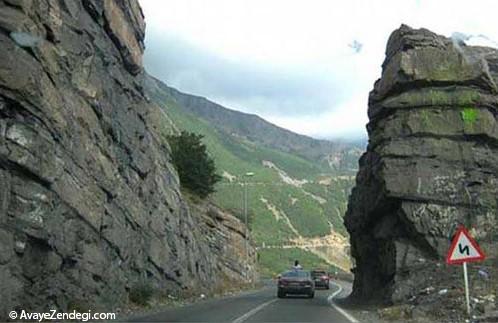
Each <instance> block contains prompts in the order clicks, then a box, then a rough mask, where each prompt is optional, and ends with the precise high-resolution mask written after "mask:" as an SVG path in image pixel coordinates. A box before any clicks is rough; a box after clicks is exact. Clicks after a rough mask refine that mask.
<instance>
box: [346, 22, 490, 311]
mask: <svg viewBox="0 0 498 323" xmlns="http://www.w3.org/2000/svg"><path fill="white" fill-rule="evenodd" d="M382 67H383V71H382V77H381V79H379V80H378V81H377V82H376V83H375V86H374V89H373V91H372V92H371V93H370V97H369V108H368V115H369V118H370V122H369V124H368V126H367V128H368V133H369V144H368V148H367V152H366V153H365V154H364V155H363V156H362V157H361V159H360V170H359V172H358V176H357V180H356V187H355V188H354V189H353V192H352V195H351V196H350V200H349V206H348V211H347V215H346V218H345V224H346V226H347V229H348V231H349V233H350V235H351V246H352V255H353V257H354V258H355V261H356V268H355V282H354V290H353V294H352V297H353V298H356V299H357V300H362V301H367V300H371V301H382V302H391V301H396V300H399V299H402V298H403V297H405V296H408V295H409V293H410V290H407V289H405V288H404V287H403V283H404V282H405V281H408V280H409V279H410V277H411V276H412V275H413V274H414V272H413V271H412V268H413V266H415V264H416V263H417V262H418V263H419V265H420V261H424V259H433V260H439V261H440V260H442V259H443V257H444V256H445V255H446V252H447V249H448V247H449V243H450V239H451V236H452V234H453V233H454V231H455V227H456V226H457V225H458V224H464V225H466V226H467V227H469V228H472V229H471V231H472V234H473V235H474V237H475V238H477V240H478V241H479V243H480V244H481V246H482V247H483V249H484V251H485V252H486V253H487V255H488V258H489V260H488V261H490V262H494V263H495V264H496V260H493V259H496V256H497V250H498V248H497V246H498V206H497V204H498V121H497V118H498V94H497V86H496V84H497V82H498V51H497V50H495V49H491V48H484V47H472V46H466V45H465V44H464V43H461V42H458V41H454V40H452V39H448V38H445V37H443V36H439V35H436V34H434V33H432V32H430V31H428V30H426V29H420V30H414V29H411V28H410V27H407V26H404V25H403V26H401V28H399V29H398V30H396V31H394V32H393V34H392V35H391V37H390V38H389V42H388V44H387V50H386V59H385V61H384V64H383V65H382ZM415 285H416V284H415ZM419 287H420V286H419Z"/></svg>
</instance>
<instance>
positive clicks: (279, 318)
mask: <svg viewBox="0 0 498 323" xmlns="http://www.w3.org/2000/svg"><path fill="white" fill-rule="evenodd" d="M341 294H344V291H342V292H339V287H338V286H337V285H332V284H331V286H330V289H329V290H318V289H317V290H316V292H315V298H313V299H309V298H304V297H297V296H296V297H288V298H283V299H279V298H277V296H276V287H275V286H271V287H266V288H264V289H262V290H260V291H257V292H251V293H243V294H241V295H237V296H233V297H226V298H222V299H215V300H208V301H203V302H199V303H195V304H191V305H187V306H184V307H178V308H171V309H168V310H165V311H163V312H160V313H157V314H153V315H149V316H144V317H140V318H135V319H133V320H132V321H133V322H232V323H242V322H332V323H352V322H355V323H356V322H357V321H355V320H354V318H351V317H350V318H347V317H346V316H347V315H348V314H347V313H344V311H343V310H341V309H340V308H338V307H337V305H335V304H334V303H333V302H332V300H331V298H332V296H335V295H337V296H341ZM341 311H342V312H343V313H341Z"/></svg>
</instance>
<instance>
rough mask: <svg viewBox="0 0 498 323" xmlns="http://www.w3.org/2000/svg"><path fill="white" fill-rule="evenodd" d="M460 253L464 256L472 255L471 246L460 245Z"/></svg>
mask: <svg viewBox="0 0 498 323" xmlns="http://www.w3.org/2000/svg"><path fill="white" fill-rule="evenodd" d="M458 251H460V253H461V254H463V253H464V252H465V253H467V256H469V255H470V249H469V246H465V247H464V246H462V245H461V244H460V243H459V244H458Z"/></svg>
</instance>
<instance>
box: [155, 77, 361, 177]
mask: <svg viewBox="0 0 498 323" xmlns="http://www.w3.org/2000/svg"><path fill="white" fill-rule="evenodd" d="M148 83H149V86H155V87H158V88H160V89H161V90H162V91H164V92H166V93H168V94H169V95H170V96H171V98H173V99H174V100H176V102H177V103H178V104H179V105H180V106H181V107H182V108H183V109H184V110H185V111H186V112H188V113H191V114H193V115H195V116H197V117H199V118H201V119H203V120H205V121H207V122H208V123H210V124H211V125H213V126H214V127H216V128H217V129H218V130H220V131H222V132H225V133H229V134H231V135H233V136H239V137H242V138H245V139H247V140H248V141H251V142H254V143H257V144H261V145H263V146H265V147H268V148H273V149H277V150H280V151H283V152H286V153H290V154H294V155H298V156H300V157H302V158H305V159H307V160H309V161H312V162H317V161H318V162H319V163H322V164H324V165H328V166H330V167H331V168H333V169H336V170H348V169H349V170H356V168H357V161H358V158H359V156H360V155H361V153H362V151H363V147H362V145H361V144H359V143H348V142H343V141H329V140H322V139H315V138H311V137H309V136H306V135H301V134H297V133H294V132H292V131H290V130H287V129H284V128H282V127H279V126H277V125H275V124H272V123H270V122H268V121H266V120H264V119H263V118H261V117H259V116H257V115H255V114H248V113H244V112H240V111H236V110H231V109H228V108H226V107H223V106H221V105H220V104H217V103H215V102H212V101H210V100H208V99H207V98H204V97H201V96H196V95H192V94H186V93H183V92H180V91H178V90H177V89H175V88H172V87H170V86H167V85H166V84H164V83H163V82H161V81H159V80H157V79H156V78H154V77H153V76H149V78H148Z"/></svg>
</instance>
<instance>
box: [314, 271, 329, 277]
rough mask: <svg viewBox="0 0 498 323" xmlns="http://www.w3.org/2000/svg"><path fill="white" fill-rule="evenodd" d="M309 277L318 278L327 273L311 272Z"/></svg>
mask: <svg viewBox="0 0 498 323" xmlns="http://www.w3.org/2000/svg"><path fill="white" fill-rule="evenodd" d="M311 275H312V276H313V277H318V276H323V275H327V273H326V272H324V271H312V272H311Z"/></svg>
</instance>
